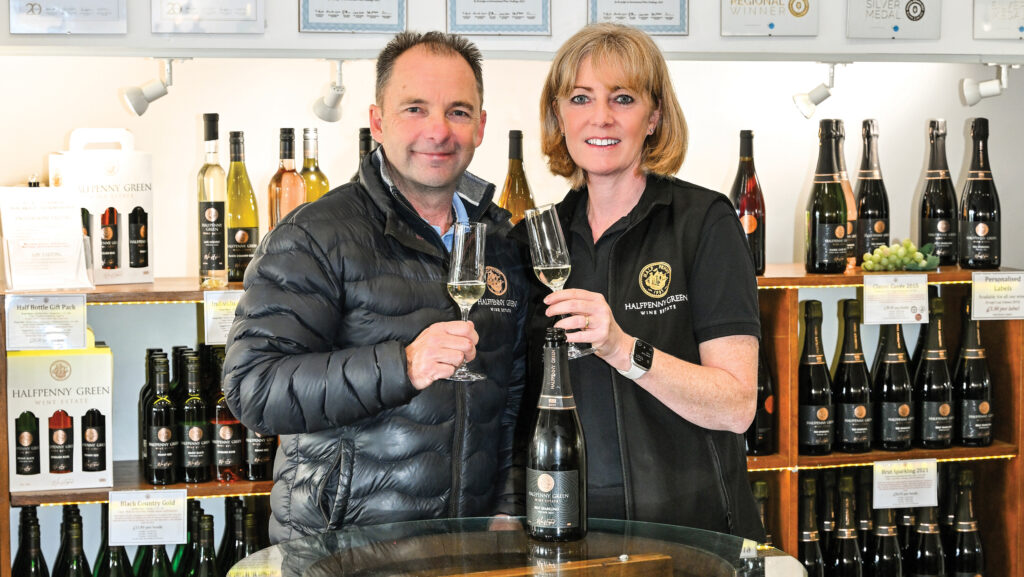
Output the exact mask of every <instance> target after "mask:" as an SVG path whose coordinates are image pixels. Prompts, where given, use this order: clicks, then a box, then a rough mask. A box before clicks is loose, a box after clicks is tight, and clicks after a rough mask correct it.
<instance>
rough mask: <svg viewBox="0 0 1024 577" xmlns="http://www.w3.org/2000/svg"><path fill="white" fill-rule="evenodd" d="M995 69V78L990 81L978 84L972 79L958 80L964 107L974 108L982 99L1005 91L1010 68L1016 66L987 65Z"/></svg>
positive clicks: (1016, 65) (1016, 66) (1015, 65)
mask: <svg viewBox="0 0 1024 577" xmlns="http://www.w3.org/2000/svg"><path fill="white" fill-rule="evenodd" d="M989 66H995V67H996V77H995V78H994V79H992V80H985V81H983V82H978V81H977V80H974V79H973V78H964V79H961V80H960V97H961V99H962V100H963V103H964V104H965V105H966V106H974V105H975V104H977V103H979V102H981V99H982V98H988V97H989V96H999V95H1000V94H1002V93H1003V91H1004V90H1006V87H1007V81H1008V79H1009V75H1010V71H1009V69H1010V68H1018V67H1019V65H1018V64H1013V65H1009V64H989Z"/></svg>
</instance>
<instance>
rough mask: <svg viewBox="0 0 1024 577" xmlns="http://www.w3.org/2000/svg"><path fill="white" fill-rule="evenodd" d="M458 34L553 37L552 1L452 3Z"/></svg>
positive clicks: (465, 0)
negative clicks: (543, 35)
mask: <svg viewBox="0 0 1024 577" xmlns="http://www.w3.org/2000/svg"><path fill="white" fill-rule="evenodd" d="M448 31H449V32H453V33H456V34H514V35H523V34H551V4H550V2H549V0H448Z"/></svg>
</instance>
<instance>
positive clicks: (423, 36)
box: [375, 31, 484, 106]
mask: <svg viewBox="0 0 1024 577" xmlns="http://www.w3.org/2000/svg"><path fill="white" fill-rule="evenodd" d="M420 45H423V46H426V47H427V48H429V49H430V50H431V51H432V52H433V53H434V54H441V55H456V54H457V55H459V56H461V57H462V58H463V59H464V60H465V61H466V64H469V67H470V69H472V70H473V77H474V78H476V91H477V94H479V95H480V104H481V105H482V104H483V102H484V73H483V68H482V65H481V62H482V61H483V56H482V55H481V54H480V49H479V48H477V47H476V45H475V44H473V43H472V42H470V41H469V40H467V39H466V38H464V37H462V36H459V35H458V34H447V33H445V32H437V31H431V32H401V33H399V34H397V35H396V36H395V37H394V38H392V39H391V41H390V42H388V45H387V46H385V47H384V50H381V51H380V54H379V55H378V56H377V87H376V94H375V97H376V99H377V105H378V106H379V105H380V104H381V103H382V101H383V99H384V88H385V87H386V86H387V84H388V81H389V80H391V71H392V70H394V68H395V61H396V60H398V57H399V56H401V55H402V54H404V53H405V51H406V50H409V49H410V48H415V47H416V46H420Z"/></svg>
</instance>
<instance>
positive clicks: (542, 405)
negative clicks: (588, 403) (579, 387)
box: [537, 395, 576, 411]
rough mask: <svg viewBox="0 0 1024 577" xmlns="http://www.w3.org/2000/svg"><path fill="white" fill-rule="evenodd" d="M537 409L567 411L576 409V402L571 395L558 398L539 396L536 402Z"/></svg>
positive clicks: (554, 396)
mask: <svg viewBox="0 0 1024 577" xmlns="http://www.w3.org/2000/svg"><path fill="white" fill-rule="evenodd" d="M537 408H538V409H541V410H544V409H547V410H550V411H565V410H568V409H575V408H576V400H575V399H574V398H573V396H572V395H569V396H568V397H560V396H556V395H541V396H540V400H538V401H537Z"/></svg>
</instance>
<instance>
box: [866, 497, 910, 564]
mask: <svg viewBox="0 0 1024 577" xmlns="http://www.w3.org/2000/svg"><path fill="white" fill-rule="evenodd" d="M872 539H873V541H872V543H871V557H870V558H869V559H865V560H864V565H865V567H869V568H870V570H869V571H867V572H866V574H868V575H871V577H902V575H903V558H902V555H901V553H900V541H899V538H898V537H897V535H896V510H895V509H875V531H874V535H873V536H872Z"/></svg>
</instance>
